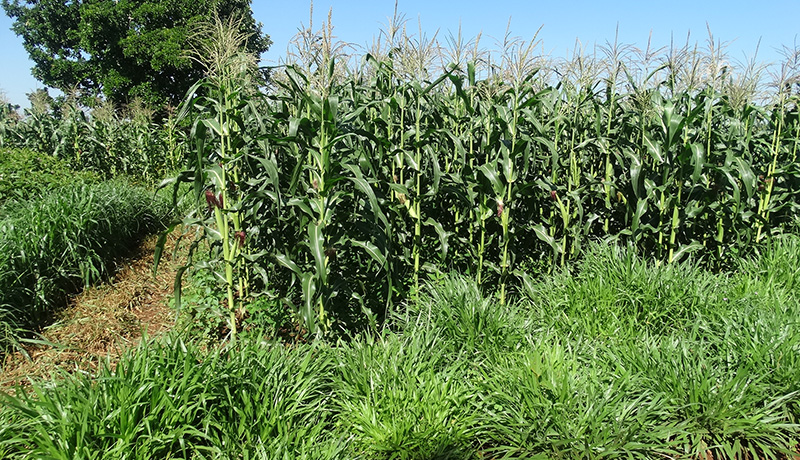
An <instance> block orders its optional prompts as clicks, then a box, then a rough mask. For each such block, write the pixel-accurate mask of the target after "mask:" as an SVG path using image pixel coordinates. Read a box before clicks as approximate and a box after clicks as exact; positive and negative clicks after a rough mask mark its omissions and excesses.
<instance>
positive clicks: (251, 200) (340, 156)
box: [180, 56, 800, 332]
mask: <svg viewBox="0 0 800 460" xmlns="http://www.w3.org/2000/svg"><path fill="white" fill-rule="evenodd" d="M395 64H397V63H396V62H394V61H393V60H392V58H391V57H388V58H386V59H385V60H384V61H378V60H376V59H374V58H373V57H372V56H367V58H366V59H365V60H364V61H363V66H362V67H361V68H359V72H358V73H354V74H351V75H349V76H348V77H337V75H336V74H335V69H336V68H337V67H336V66H337V63H336V61H335V57H331V58H330V61H329V62H328V65H323V66H320V67H319V68H318V69H316V70H315V71H313V72H310V73H309V71H308V70H307V69H303V68H302V67H300V66H299V65H298V66H290V67H287V68H286V69H284V70H282V71H280V72H275V73H274V74H273V82H274V83H275V85H276V87H275V89H274V91H273V92H272V93H269V94H266V95H262V94H259V93H256V92H252V91H250V92H248V91H247V90H246V88H248V87H247V86H246V85H242V86H241V88H243V90H242V91H238V92H236V91H231V89H230V88H231V87H232V85H233V87H236V85H237V84H238V83H237V82H236V81H231V82H226V83H225V85H221V86H219V88H220V90H222V89H224V90H225V91H227V92H229V93H231V94H235V95H237V97H239V96H242V98H241V99H238V100H237V102H238V104H227V103H222V102H220V101H212V100H206V99H203V96H202V94H212V93H211V92H209V91H208V90H206V91H205V92H198V96H197V97H196V98H195V99H192V100H191V103H192V109H195V110H198V109H200V110H201V111H199V112H197V113H196V115H195V116H196V117H197V118H196V123H195V130H194V131H193V140H194V145H195V146H196V147H198V149H197V150H196V153H195V154H194V155H192V156H191V162H190V165H189V167H190V169H189V170H187V171H186V172H185V173H183V174H182V175H181V177H180V180H182V181H187V182H189V181H191V182H193V183H194V184H195V193H196V200H197V201H198V202H199V203H200V205H201V206H204V207H205V206H206V205H205V203H206V197H205V196H204V193H206V191H208V192H209V193H212V192H213V193H215V194H219V193H223V192H224V193H228V194H229V195H230V197H232V198H233V199H234V201H232V203H233V204H232V206H231V207H230V209H226V210H224V211H221V212H223V214H224V215H227V216H229V218H230V219H233V220H237V221H238V223H239V226H240V227H239V228H241V231H243V232H245V233H246V235H247V242H248V244H247V249H246V251H243V252H242V254H241V256H242V257H240V258H239V259H238V261H237V264H244V266H245V267H248V268H247V269H246V270H250V271H251V272H252V273H253V274H259V275H260V276H259V277H258V278H254V279H255V280H256V281H254V282H255V283H258V284H254V287H256V288H258V289H263V290H265V291H268V292H270V293H272V294H273V295H276V296H278V297H282V298H284V299H286V301H287V303H288V304H290V305H293V306H294V309H295V310H296V311H297V312H298V315H299V316H300V317H301V318H302V319H303V321H304V322H305V324H306V327H307V328H308V330H310V331H319V332H323V331H326V330H329V329H330V326H331V324H329V323H330V322H331V319H332V318H334V317H335V319H339V320H342V321H343V322H346V321H350V322H351V323H353V322H354V321H352V318H357V317H359V316H360V317H361V318H365V317H369V316H370V315H376V316H377V317H378V318H379V319H380V318H383V317H385V315H386V313H387V311H388V309H389V306H391V305H393V304H394V303H395V301H397V300H401V299H409V298H413V297H414V296H415V295H416V294H417V293H418V292H419V288H418V285H419V280H420V277H422V278H423V279H424V277H425V276H428V275H430V274H432V273H434V274H435V273H436V272H438V271H446V270H451V269H455V270H457V271H459V272H462V273H470V274H475V275H476V277H477V279H478V281H479V283H480V284H481V285H482V286H483V287H492V286H499V288H500V289H499V298H500V303H501V304H504V303H505V298H506V297H507V294H509V293H513V291H514V290H516V289H518V288H519V286H520V285H521V281H522V279H523V278H524V277H525V276H526V274H527V273H526V271H528V270H536V271H537V272H538V273H539V274H543V273H550V272H553V271H554V270H555V269H556V268H557V267H564V266H567V265H568V264H569V263H570V261H574V260H579V258H580V257H581V254H582V253H583V250H584V249H585V248H586V247H587V245H588V244H589V243H591V242H596V241H605V242H611V241H615V242H618V243H620V244H622V245H627V246H630V247H631V248H634V250H635V253H637V254H643V255H648V257H652V258H653V260H654V261H658V263H660V264H667V265H669V264H672V263H674V262H676V261H679V260H681V259H685V258H687V257H689V256H690V255H691V256H692V257H694V258H695V259H696V260H700V261H701V262H702V265H703V266H704V267H707V268H711V269H722V268H730V267H732V266H734V265H735V261H736V260H737V259H738V258H740V257H744V256H746V255H748V254H750V253H752V252H753V251H754V248H755V247H756V244H758V243H761V242H763V241H765V238H767V237H768V236H772V235H778V234H781V233H785V232H791V231H793V230H794V229H795V228H796V227H795V226H796V222H797V217H796V216H797V214H798V210H800V187H797V184H796V183H797V181H798V180H800V179H799V178H800V170H798V169H797V167H796V161H795V158H796V149H797V145H798V141H799V140H800V124H798V123H797V121H796V106H795V105H793V104H794V103H796V101H797V97H796V95H793V94H784V93H779V94H777V95H776V98H777V101H776V102H774V103H772V104H770V105H766V106H761V105H757V104H756V103H755V102H753V101H750V100H744V101H738V102H737V103H736V104H734V103H733V102H732V101H731V99H730V95H729V94H726V93H725V92H723V91H722V90H717V89H714V86H708V87H705V88H702V89H693V88H689V89H686V90H682V91H678V90H675V89H674V88H672V87H671V86H670V82H671V79H672V78H675V76H674V75H671V74H670V73H669V72H668V71H667V70H664V72H663V73H659V74H657V76H660V77H661V78H663V80H656V79H655V78H653V79H652V81H647V82H645V83H644V84H643V85H642V86H633V87H630V88H624V87H621V86H615V85H612V86H609V87H607V88H602V87H601V85H595V86H591V87H586V86H578V85H577V83H578V82H576V81H573V80H570V79H569V78H568V77H564V78H563V79H562V80H561V81H557V82H556V83H555V84H554V83H553V82H552V81H550V80H547V79H545V78H543V77H542V78H539V77H538V75H537V71H536V70H531V71H530V73H527V74H525V75H522V76H520V77H518V78H511V77H508V80H501V79H498V78H496V77H493V76H489V77H487V78H486V79H484V80H480V79H478V78H477V77H476V74H475V70H474V68H473V65H474V63H470V64H467V65H466V69H464V68H458V67H449V68H448V69H447V70H446V71H444V72H443V73H441V74H439V75H432V76H430V79H428V78H426V77H427V75H426V77H419V76H414V75H409V74H404V73H399V72H396V71H395V70H393V65H395ZM654 75H656V74H654ZM434 77H435V79H434ZM715 81H716V80H714V79H713V78H712V79H711V83H713V82H715ZM212 86H213V83H212ZM219 107H229V108H228V109H227V112H225V113H221V112H220V111H219V110H218V109H217V108H219ZM220 114H221V115H220ZM220 116H224V117H227V118H225V120H227V123H228V125H227V127H225V126H223V125H221V124H220V122H219V121H218V120H219V119H221V118H219V117H220ZM220 126H223V127H222V128H220ZM220 133H225V134H224V136H223V135H220ZM221 143H228V144H229V145H230V146H231V148H227V150H225V155H227V157H223V155H222V152H223V150H222V148H221V147H219V145H220V144H221ZM219 168H222V169H223V170H226V171H229V173H226V174H227V176H226V177H227V178H228V179H227V180H228V184H227V185H226V186H222V185H221V183H220V182H219V180H218V179H217V178H218V177H220V175H219V173H218V172H217V171H218V170H219ZM232 171H236V173H235V174H231V173H230V172H232ZM231 179H232V180H231ZM215 212H216V211H215ZM233 216H235V218H234V217H233ZM192 218H194V217H192ZM187 222H188V221H187ZM204 222H205V225H207V226H210V227H212V228H213V227H214V222H213V220H212V219H211V217H207V218H206V220H205V221H204ZM223 233H224V232H223ZM207 234H210V233H207ZM223 247H224V245H223ZM247 255H252V256H255V255H257V256H258V257H257V258H256V257H252V258H251V259H247V258H246V257H245V256H247ZM256 259H257V260H256ZM245 260H246V262H245ZM239 266H240V265H237V267H239ZM229 284H230V283H229ZM675 295H676V296H677V295H678V294H677V293H676V294H675ZM675 308H677V309H678V310H680V309H681V308H683V307H681V306H679V305H676V306H675ZM363 313H366V315H364V314H363ZM643 314H645V315H646V314H647V313H643ZM670 314H672V313H670ZM675 314H678V315H679V313H675ZM652 319H653V320H654V321H655V320H656V318H652ZM660 320H661V319H659V321H660ZM355 322H357V321H355Z"/></svg>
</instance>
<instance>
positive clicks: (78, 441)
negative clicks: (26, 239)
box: [0, 237, 800, 459]
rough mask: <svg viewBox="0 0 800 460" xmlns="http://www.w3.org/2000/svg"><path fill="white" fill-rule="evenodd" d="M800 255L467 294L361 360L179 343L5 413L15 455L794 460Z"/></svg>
mask: <svg viewBox="0 0 800 460" xmlns="http://www.w3.org/2000/svg"><path fill="white" fill-rule="evenodd" d="M798 243H800V239H798V238H797V237H785V238H781V239H776V240H774V241H773V242H772V243H770V244H769V245H767V246H765V247H763V248H762V250H761V251H760V254H759V255H757V256H754V257H752V258H751V259H748V260H744V261H742V262H740V266H739V267H738V269H737V270H735V271H733V272H730V273H723V274H709V273H707V272H705V271H703V270H702V269H700V268H698V266H697V265H696V264H693V263H691V262H683V263H680V264H671V265H658V264H653V263H649V262H646V261H644V260H642V259H640V258H637V257H635V256H633V255H631V254H630V253H628V252H627V251H626V250H622V249H616V248H606V247H600V246H597V247H594V248H592V249H590V251H589V252H588V254H587V255H586V257H585V258H584V259H583V261H582V262H580V263H579V264H578V265H577V266H574V267H573V268H572V275H569V276H568V274H567V272H566V270H565V271H564V272H563V273H556V274H554V275H553V276H550V277H546V278H543V279H541V280H529V281H528V282H527V283H526V284H525V287H524V288H523V289H522V292H521V293H520V295H518V296H517V298H515V299H510V302H509V304H508V305H507V306H506V307H503V308H500V307H499V306H498V304H497V301H496V297H495V296H496V293H487V292H482V291H481V289H480V288H479V287H478V285H477V283H476V282H475V280H473V279H471V278H468V277H464V276H460V275H449V276H445V277H443V278H441V279H439V280H437V281H432V282H429V283H428V284H427V285H426V286H425V288H424V289H423V291H422V292H421V295H420V299H419V301H418V302H411V303H409V304H408V305H406V306H405V307H404V308H397V309H396V310H397V313H395V315H394V316H393V317H392V318H391V319H390V321H389V324H388V327H385V328H384V329H383V330H381V331H378V332H373V333H363V334H357V335H354V336H353V337H352V338H351V339H350V340H348V341H337V342H323V341H315V342H312V343H295V344H294V345H292V346H286V345H285V344H283V343H281V342H279V341H273V340H267V339H265V338H263V337H265V336H267V335H269V334H268V333H264V334H263V335H261V336H259V334H257V333H255V331H253V332H251V333H249V334H242V335H240V336H239V337H238V338H237V340H236V341H234V342H225V343H223V344H216V345H214V344H213V343H209V341H208V340H202V341H199V342H198V341H197V340H196V339H195V338H194V336H192V335H187V334H186V333H182V334H179V333H173V334H172V335H169V336H167V337H166V338H165V339H162V340H161V341H158V342H154V343H151V344H149V345H142V346H140V347H139V348H137V349H136V350H133V351H132V352H131V353H130V354H129V355H128V356H127V357H125V358H124V359H123V360H122V361H121V362H120V364H119V365H118V366H117V367H116V368H115V369H114V368H111V367H105V368H103V369H101V370H100V371H99V372H98V374H97V375H95V376H87V375H74V376H69V375H64V376H63V378H62V379H61V380H60V381H59V382H58V383H57V384H53V383H52V382H39V383H36V384H34V385H33V386H32V390H31V391H29V392H27V393H25V392H20V393H19V394H18V395H17V396H16V397H6V398H5V403H6V405H5V408H4V409H3V410H0V454H2V455H3V456H4V457H7V458H64V459H67V458H70V459H72V458H87V459H89V458H126V459H127V458H189V457H192V458H247V459H253V458H265V459H266V458H270V459H272V458H279V459H301V458H302V459H333V458H363V459H444V458H451V459H480V458H567V459H579V458H581V459H582V458H621V457H625V458H786V456H787V455H789V452H790V451H791V449H794V448H795V446H796V444H797V442H798V440H800V432H799V431H798V417H800V404H799V403H800V399H799V398H800V329H799V328H798V324H797V319H796V318H797V317H798V314H800V303H798V301H797V295H796V294H797V289H798V287H797V286H798V283H797V281H798V276H800V274H799V272H798V270H797V269H796V267H797V266H800V264H799V263H798V262H800V246H799V245H798ZM187 308H190V307H187Z"/></svg>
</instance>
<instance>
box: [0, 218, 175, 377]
mask: <svg viewBox="0 0 800 460" xmlns="http://www.w3.org/2000/svg"><path fill="white" fill-rule="evenodd" d="M176 239H177V238H176V237H175V236H174V234H173V236H171V237H170V238H169V239H168V241H167V247H166V248H165V250H164V255H163V257H162V260H161V264H160V266H159V270H158V276H157V277H155V278H154V277H153V271H152V270H153V254H154V249H155V242H156V238H155V237H151V238H148V239H147V240H145V241H144V242H143V243H142V244H141V245H140V247H139V248H138V250H137V251H136V253H135V254H134V255H133V256H132V257H131V258H130V259H129V260H126V261H125V262H124V263H123V264H122V265H123V268H122V269H121V270H120V271H119V272H118V273H117V275H116V276H115V277H114V278H113V279H112V280H110V281H109V282H107V283H104V284H103V285H100V286H97V287H92V288H89V289H86V290H85V291H84V292H82V293H81V294H79V295H78V296H76V297H75V298H73V299H72V301H71V302H70V304H69V306H68V307H67V308H66V309H65V310H64V311H63V312H61V313H60V314H59V316H58V319H57V321H56V323H54V324H53V325H51V326H48V327H47V328H46V329H45V330H44V332H43V333H42V336H43V339H44V340H45V341H47V342H50V343H52V344H55V346H47V345H29V346H26V347H25V348H26V352H27V355H28V356H25V354H23V353H21V352H16V353H10V354H8V355H7V356H6V357H5V362H4V363H3V368H2V371H0V391H8V390H10V389H11V388H12V387H14V386H16V385H23V386H25V385H28V384H29V383H30V380H38V379H50V378H53V377H54V376H55V374H56V373H58V372H60V371H67V372H87V373H93V372H94V371H95V370H96V369H97V368H98V366H99V365H100V364H101V363H102V362H104V361H105V360H109V361H110V362H112V363H113V362H115V361H116V360H117V359H118V358H119V356H120V355H121V354H122V352H124V351H125V350H127V349H128V348H131V347H133V346H135V345H136V344H138V343H139V341H140V340H141V339H142V337H143V335H147V336H150V337H152V336H155V335H158V334H160V333H162V332H164V331H166V330H168V329H170V328H171V327H172V326H173V325H174V320H175V314H174V312H173V311H172V310H171V309H170V307H169V305H168V300H169V296H170V295H171V294H172V286H173V283H174V280H175V273H176V271H177V269H178V267H180V265H181V263H182V262H183V261H182V260H181V256H180V255H178V256H177V257H176V258H173V249H174V247H175V243H176Z"/></svg>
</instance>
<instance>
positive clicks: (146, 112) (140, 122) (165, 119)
mask: <svg viewBox="0 0 800 460" xmlns="http://www.w3.org/2000/svg"><path fill="white" fill-rule="evenodd" d="M29 98H30V99H31V108H30V109H26V110H25V116H24V117H21V116H19V114H18V113H16V112H15V111H8V112H6V113H0V147H8V148H25V149H30V150H32V151H35V152H39V153H41V154H45V155H53V156H55V157H57V158H59V159H62V160H64V161H66V162H67V163H68V164H69V166H70V167H71V168H73V169H75V170H88V171H92V172H94V173H97V174H100V175H101V176H104V177H107V178H110V177H115V176H118V175H126V176H129V177H134V178H137V179H141V180H144V181H148V182H157V181H158V180H160V179H161V178H162V177H163V176H164V175H165V174H167V173H171V172H173V171H174V170H176V169H177V168H178V167H179V166H180V164H181V162H182V161H183V157H184V155H185V152H184V148H183V145H184V144H183V141H184V137H185V136H184V135H183V130H182V129H181V128H180V127H179V126H178V125H177V124H176V123H175V116H174V114H173V113H171V111H169V110H166V111H164V114H162V115H163V116H158V117H156V115H157V114H156V113H155V112H154V111H153V110H151V109H149V108H147V107H145V106H143V105H141V104H139V103H133V104H131V105H130V106H129V107H128V108H125V109H124V110H123V109H122V108H118V107H112V106H110V105H109V104H108V103H98V104H97V105H96V106H95V107H94V108H93V109H88V108H86V107H84V106H82V105H81V104H79V103H78V100H77V98H75V97H72V96H70V97H65V98H62V99H63V100H60V101H57V100H54V99H53V98H51V97H49V95H48V94H47V93H46V92H45V91H43V90H39V91H37V92H34V93H32V94H31V95H29Z"/></svg>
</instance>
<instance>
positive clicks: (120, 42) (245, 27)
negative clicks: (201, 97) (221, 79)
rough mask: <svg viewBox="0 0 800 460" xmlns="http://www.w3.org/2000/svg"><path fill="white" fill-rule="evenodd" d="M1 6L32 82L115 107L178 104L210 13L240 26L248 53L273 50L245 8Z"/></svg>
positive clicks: (219, 0) (188, 0)
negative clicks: (196, 37) (136, 102)
mask: <svg viewBox="0 0 800 460" xmlns="http://www.w3.org/2000/svg"><path fill="white" fill-rule="evenodd" d="M2 4H3V8H4V9H5V11H6V14H8V16H9V17H11V18H12V19H14V26H13V30H14V32H15V33H16V34H17V35H20V36H21V37H22V38H23V45H24V46H25V49H26V50H27V51H28V53H29V54H30V57H31V60H33V62H34V65H35V66H34V68H33V69H32V71H33V75H34V77H36V78H37V79H39V80H40V81H42V83H44V84H45V85H47V86H51V87H54V88H59V89H61V90H64V91H71V90H75V89H78V90H80V91H82V92H85V93H86V94H88V95H100V94H103V95H105V97H106V98H107V99H108V100H111V101H113V102H115V103H117V104H125V103H128V102H130V101H131V100H132V99H133V98H135V97H138V98H141V99H144V100H145V101H146V102H147V103H148V104H152V105H155V106H159V107H160V106H164V105H166V104H168V103H171V104H177V103H178V102H179V101H180V100H181V99H182V98H183V96H184V94H185V93H186V90H187V89H189V87H190V86H191V85H192V84H193V83H194V82H195V81H197V80H198V79H199V78H200V77H201V76H202V75H203V67H202V66H201V65H200V64H199V63H197V62H195V61H193V60H192V59H191V58H190V57H189V51H190V50H191V49H192V48H191V47H192V43H191V35H192V33H193V32H194V30H193V27H195V26H196V25H197V24H198V23H200V22H202V21H206V20H209V19H211V18H212V17H213V15H214V14H215V13H216V14H218V15H219V17H220V18H223V19H227V18H229V17H242V18H243V21H242V23H241V30H242V31H243V32H246V33H247V34H248V36H249V38H250V39H249V40H248V42H247V49H248V51H250V52H252V53H255V54H256V55H260V54H261V53H262V52H264V51H266V50H267V48H269V45H270V44H271V41H270V39H269V37H268V36H266V35H264V34H263V33H262V32H261V26H260V24H257V23H256V21H255V20H254V19H253V17H252V11H251V10H250V0H205V1H198V0H180V1H171V2H158V1H132V0H123V1H116V0H103V1H93V2H64V1H61V0H45V1H36V2H24V1H20V0H3V3H2Z"/></svg>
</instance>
